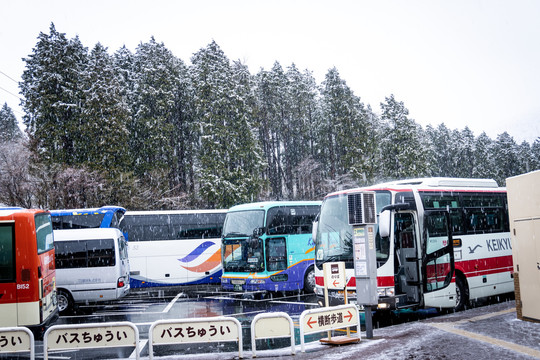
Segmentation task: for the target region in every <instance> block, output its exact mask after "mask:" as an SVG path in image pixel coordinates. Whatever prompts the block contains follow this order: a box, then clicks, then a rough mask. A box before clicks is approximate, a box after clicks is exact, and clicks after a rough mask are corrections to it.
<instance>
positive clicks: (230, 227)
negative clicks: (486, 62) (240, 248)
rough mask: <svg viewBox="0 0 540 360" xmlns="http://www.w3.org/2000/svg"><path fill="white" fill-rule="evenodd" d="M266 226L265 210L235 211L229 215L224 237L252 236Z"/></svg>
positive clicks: (224, 226)
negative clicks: (256, 230)
mask: <svg viewBox="0 0 540 360" xmlns="http://www.w3.org/2000/svg"><path fill="white" fill-rule="evenodd" d="M263 226H264V210H248V211H235V212H230V213H228V214H227V218H226V220H225V224H224V225H223V237H224V238H227V237H238V236H251V235H253V231H254V230H255V229H258V228H261V227H263Z"/></svg>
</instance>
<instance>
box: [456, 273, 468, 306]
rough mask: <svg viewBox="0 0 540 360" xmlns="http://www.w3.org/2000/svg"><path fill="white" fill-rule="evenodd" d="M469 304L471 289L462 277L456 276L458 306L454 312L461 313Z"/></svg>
mask: <svg viewBox="0 0 540 360" xmlns="http://www.w3.org/2000/svg"><path fill="white" fill-rule="evenodd" d="M468 302H469V289H468V287H467V283H466V282H465V279H463V277H462V276H456V306H455V307H454V310H456V311H461V310H463V309H465V306H466V305H467V304H468Z"/></svg>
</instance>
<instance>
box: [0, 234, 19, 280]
mask: <svg viewBox="0 0 540 360" xmlns="http://www.w3.org/2000/svg"><path fill="white" fill-rule="evenodd" d="M14 243H15V238H14V236H13V225H11V224H6V225H1V226H0V250H2V251H0V281H2V282H4V281H6V282H12V281H15V251H14V245H15V244H14Z"/></svg>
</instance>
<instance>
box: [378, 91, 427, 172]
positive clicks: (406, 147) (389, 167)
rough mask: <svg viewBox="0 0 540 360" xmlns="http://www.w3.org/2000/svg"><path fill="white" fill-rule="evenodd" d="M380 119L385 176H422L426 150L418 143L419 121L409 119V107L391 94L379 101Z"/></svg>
mask: <svg viewBox="0 0 540 360" xmlns="http://www.w3.org/2000/svg"><path fill="white" fill-rule="evenodd" d="M381 109H382V115H381V119H382V121H385V122H386V123H387V124H388V126H389V130H388V131H389V132H388V134H387V136H386V138H385V139H384V141H383V142H382V143H381V144H380V146H382V154H383V159H382V161H383V164H384V173H385V175H386V177H387V178H388V179H404V178H410V177H418V176H425V175H426V173H427V172H428V169H427V168H426V166H427V150H426V149H425V148H423V147H422V141H421V137H422V136H421V132H422V128H421V126H420V125H418V124H416V122H415V121H414V120H412V119H409V118H408V116H407V115H409V110H407V108H406V107H405V105H404V104H403V102H401V101H397V100H396V99H395V98H394V95H390V97H386V98H385V102H384V103H381Z"/></svg>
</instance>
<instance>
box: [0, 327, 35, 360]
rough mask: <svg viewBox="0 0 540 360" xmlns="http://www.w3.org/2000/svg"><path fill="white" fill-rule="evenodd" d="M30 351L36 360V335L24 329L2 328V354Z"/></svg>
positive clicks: (32, 357)
mask: <svg viewBox="0 0 540 360" xmlns="http://www.w3.org/2000/svg"><path fill="white" fill-rule="evenodd" d="M22 351H29V352H30V358H31V359H34V335H33V334H32V332H31V331H30V330H28V329H27V328H23V327H11V328H0V354H1V353H16V352H22Z"/></svg>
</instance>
